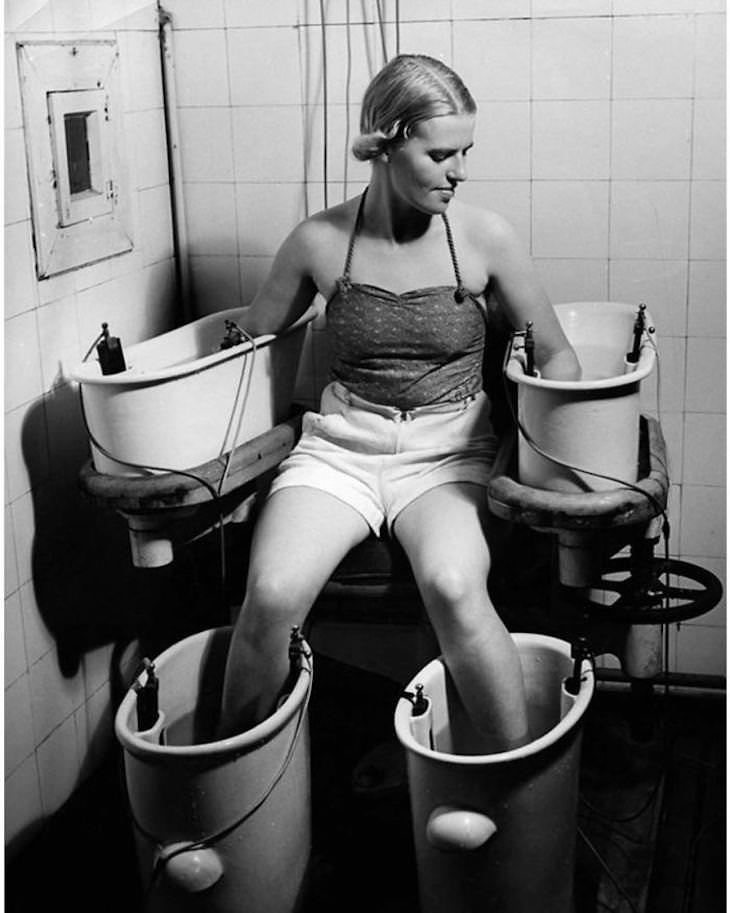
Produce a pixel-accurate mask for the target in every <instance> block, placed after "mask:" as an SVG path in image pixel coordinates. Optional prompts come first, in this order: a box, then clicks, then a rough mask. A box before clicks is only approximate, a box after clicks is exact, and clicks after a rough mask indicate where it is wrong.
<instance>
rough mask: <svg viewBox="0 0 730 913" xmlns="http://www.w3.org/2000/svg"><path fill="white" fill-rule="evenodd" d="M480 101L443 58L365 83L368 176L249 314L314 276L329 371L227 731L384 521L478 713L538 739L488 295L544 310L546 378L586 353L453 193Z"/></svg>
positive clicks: (295, 470) (263, 569) (273, 507)
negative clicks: (525, 659)
mask: <svg viewBox="0 0 730 913" xmlns="http://www.w3.org/2000/svg"><path fill="white" fill-rule="evenodd" d="M475 111H476V105H475V103H474V100H473V99H472V97H471V95H470V94H469V92H468V90H467V89H466V87H465V86H464V84H463V83H462V81H461V80H460V78H459V77H458V76H457V75H456V74H455V73H454V72H453V71H452V70H450V69H449V68H448V67H446V66H445V65H444V64H442V63H441V62H440V61H438V60H434V59H432V58H429V57H426V56H423V55H400V56H398V57H396V58H394V59H393V60H391V61H390V62H389V63H388V64H387V65H386V66H385V67H384V68H383V69H382V70H381V71H380V73H378V74H377V75H376V77H375V78H374V79H373V81H372V83H371V84H370V86H369V87H368V89H367V91H366V93H365V96H364V99H363V105H362V114H361V121H360V130H361V135H360V136H359V138H358V139H357V140H356V141H355V143H354V145H353V153H354V155H355V156H356V157H357V158H358V159H360V160H365V161H370V162H371V164H372V176H371V180H370V184H369V186H368V188H367V190H366V191H365V193H363V194H362V195H361V196H358V197H356V198H354V199H351V200H348V201H347V202H345V203H342V204H341V205H337V206H333V207H332V208H330V209H327V210H326V211H324V212H320V213H317V214H316V215H314V216H312V217H310V218H308V219H306V220H305V221H304V222H302V223H301V224H300V225H298V226H297V227H296V228H295V229H294V230H293V231H292V233H291V234H290V235H289V237H288V238H287V239H286V240H285V241H284V243H283V245H282V247H281V249H280V250H279V252H278V254H277V256H276V258H275V261H274V264H273V268H272V270H271V274H270V276H269V278H268V279H267V281H266V283H265V284H264V286H263V288H262V289H261V291H260V293H259V294H258V296H257V297H256V299H255V301H254V302H253V304H252V306H251V308H250V311H249V313H248V316H247V317H246V323H245V326H246V329H247V330H248V331H249V332H251V333H252V334H254V335H257V334H259V333H276V332H279V331H280V330H282V329H284V328H285V327H286V326H288V325H289V324H291V323H292V322H293V321H294V320H296V319H297V318H298V317H299V316H300V315H301V314H303V313H304V311H305V310H306V309H307V308H308V307H309V306H310V304H311V302H312V299H313V298H314V296H315V294H316V293H317V292H319V293H320V294H321V295H322V296H323V297H324V299H325V300H326V301H327V312H326V320H327V330H328V334H329V338H330V344H331V346H330V347H331V353H332V355H331V366H330V367H331V382H330V383H329V384H328V386H327V387H326V388H325V390H324V392H323V394H322V402H321V407H320V412H319V413H307V414H306V415H305V416H304V419H303V430H302V436H301V439H300V441H299V443H298V444H297V446H296V447H295V448H294V450H293V451H292V453H291V454H290V455H289V457H288V458H287V459H286V460H285V461H284V462H283V463H282V465H281V467H280V470H279V473H278V476H277V478H276V479H275V480H274V483H273V485H272V489H271V494H270V496H269V499H268V500H267V502H266V504H265V506H264V508H263V511H262V514H261V516H260V518H259V520H258V523H257V527H256V530H255V533H254V539H253V543H252V548H251V554H250V564H249V571H248V580H247V589H246V596H245V599H244V603H243V606H242V609H241V612H240V615H239V618H238V620H237V623H236V626H235V630H234V635H233V639H232V642H231V648H230V653H229V658H228V665H227V669H226V681H225V688H224V697H223V708H222V724H221V727H222V728H221V731H222V734H232V733H234V732H240V731H242V729H244V728H246V727H248V726H250V725H252V724H254V723H256V722H259V721H261V720H262V719H264V718H265V717H266V716H267V715H268V714H269V713H270V712H271V711H272V709H273V707H274V706H275V703H276V700H277V698H278V696H279V694H280V690H281V687H282V684H283V682H284V680H285V678H286V674H287V671H288V659H287V645H288V639H289V634H290V631H291V628H292V626H293V625H295V624H297V625H301V624H302V623H303V622H304V620H305V618H306V616H307V614H308V612H309V609H310V607H311V606H312V604H313V602H314V600H315V599H316V597H317V595H318V594H319V592H320V590H321V589H322V587H323V586H324V584H325V583H326V582H327V580H328V579H329V577H330V575H331V573H332V571H333V570H334V568H335V567H336V566H337V564H338V563H339V562H340V561H341V559H342V558H343V557H344V556H345V555H346V554H347V552H348V551H349V550H350V549H351V548H352V547H353V546H355V545H356V544H357V543H358V542H360V541H362V540H363V539H364V538H365V537H367V536H368V535H369V534H370V532H371V531H374V532H375V533H379V532H380V529H381V526H382V525H383V524H385V525H386V526H387V528H388V530H389V531H390V533H391V534H392V535H393V536H395V537H396V539H398V541H399V542H400V543H401V545H402V546H403V548H404V550H405V552H406V554H407V555H408V558H409V560H410V563H411V565H412V568H413V572H414V575H415V578H416V581H417V583H418V587H419V591H420V593H421V596H422V598H423V602H424V605H425V607H426V610H427V612H428V615H429V618H430V620H431V623H432V625H433V628H434V630H435V632H436V636H437V638H438V641H439V646H440V649H441V651H442V654H443V656H444V659H445V662H446V664H447V667H448V670H449V672H450V674H451V676H452V678H453V680H454V682H455V684H456V687H457V689H458V691H459V694H460V696H461V699H462V702H463V704H464V706H465V708H466V709H467V712H468V713H469V715H470V717H471V719H472V723H473V724H474V726H475V727H476V728H477V730H478V731H479V732H481V733H483V735H484V738H485V740H489V744H490V745H491V746H495V745H497V746H499V747H501V748H504V749H507V748H509V747H515V746H517V745H519V744H521V743H523V742H525V741H526V740H527V738H528V732H527V728H528V727H527V714H526V706H525V696H524V686H523V682H522V675H521V670H520V665H519V659H518V656H517V653H516V651H515V648H514V645H513V642H512V639H511V638H510V636H509V634H508V633H507V631H506V629H505V628H504V626H503V624H502V622H501V621H500V619H499V618H498V616H497V614H496V612H495V609H494V606H493V605H492V603H491V601H490V598H489V595H488V593H487V576H488V572H489V550H488V547H487V543H486V540H485V536H484V531H483V523H484V519H485V512H486V494H485V486H486V484H487V481H488V479H489V475H490V471H491V467H492V462H493V459H494V456H495V449H496V440H495V436H494V432H493V429H492V426H491V424H490V417H489V415H490V404H489V401H488V399H487V396H486V394H485V393H484V392H483V391H482V356H483V351H484V342H485V333H486V332H487V331H488V330H487V327H486V324H485V314H486V308H485V296H486V295H487V293H488V292H489V293H490V294H493V295H494V297H495V300H496V301H497V302H498V304H499V306H500V307H501V308H502V309H503V312H504V314H505V316H506V317H507V318H508V320H509V321H510V323H511V324H512V325H513V326H514V327H515V328H517V329H524V327H525V324H526V323H527V321H533V323H534V325H535V328H536V334H535V338H536V350H535V361H536V365H537V366H538V367H539V369H540V371H541V373H542V375H543V377H552V378H561V379H570V378H576V377H577V376H578V374H579V367H578V363H577V360H576V357H575V354H574V352H573V350H572V348H571V347H570V345H569V343H568V342H567V340H566V338H565V336H564V335H563V333H562V330H561V329H560V326H559V324H558V322H557V319H556V317H555V314H554V311H553V309H552V307H551V305H550V303H549V302H548V300H547V298H546V296H545V294H544V292H543V291H542V289H541V288H540V286H539V284H538V282H537V280H536V278H535V275H534V273H533V269H532V265H531V262H530V260H529V258H528V257H527V256H526V254H525V252H524V251H523V250H522V247H521V246H520V244H519V242H518V240H517V238H516V236H515V234H514V232H513V230H512V229H511V228H510V226H509V225H508V224H507V223H506V222H505V221H504V219H502V218H501V217H500V216H498V215H496V214H495V213H493V212H488V211H483V210H480V209H477V208H474V207H472V206H468V205H467V204H465V203H462V202H461V201H460V200H458V199H456V197H457V196H458V194H459V189H460V186H461V184H462V183H463V181H465V180H466V158H467V155H468V152H469V150H470V149H471V147H472V145H473V135H474V118H475ZM447 211H448V215H447ZM485 744H486V742H485Z"/></svg>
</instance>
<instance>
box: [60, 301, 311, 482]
mask: <svg viewBox="0 0 730 913" xmlns="http://www.w3.org/2000/svg"><path fill="white" fill-rule="evenodd" d="M244 311H245V308H231V309H229V310H226V311H220V312H218V313H215V314H209V315H208V316H206V317H201V318H200V319H198V320H195V321H193V322H191V323H189V324H187V325H185V326H183V327H180V328H179V329H176V330H171V331H170V332H168V333H163V334H161V335H160V336H155V337H154V338H153V339H149V340H146V341H145V342H140V343H137V344H136V345H131V346H129V347H125V350H124V356H125V360H126V365H127V369H126V370H125V371H123V372H121V373H119V374H111V375H103V374H102V373H101V369H100V366H99V363H98V361H97V360H96V359H95V358H90V359H89V360H87V361H86V362H84V363H82V364H80V365H79V366H77V367H76V368H75V369H74V370H73V371H71V372H69V375H68V376H69V377H70V379H72V380H74V381H76V382H77V383H79V384H80V385H81V394H82V398H83V404H84V412H85V416H86V422H87V425H88V431H89V434H90V438H91V449H92V454H93V461H94V467H95V468H96V469H97V470H98V471H99V472H103V473H109V474H112V475H140V474H146V473H148V472H164V471H169V470H175V469H181V470H185V469H190V468H193V467H196V466H200V465H202V464H203V463H207V462H208V461H209V460H212V459H215V458H216V457H219V456H222V455H223V454H226V453H228V452H229V451H230V450H233V449H234V448H235V447H236V446H238V445H239V444H241V443H243V442H244V441H247V440H250V439H251V438H253V437H256V436H257V435H259V434H262V433H263V432H265V431H267V430H269V429H270V428H272V427H273V426H274V425H275V424H277V423H278V422H280V421H282V420H283V419H284V418H286V416H287V414H288V411H289V409H290V406H291V398H292V394H293V391H294V382H295V380H296V374H297V368H298V365H299V355H300V352H301V347H302V341H303V337H304V332H305V329H306V323H307V322H308V320H307V319H302V320H300V321H298V322H297V323H296V324H294V325H293V326H292V327H291V328H290V329H288V330H286V331H285V332H284V333H282V334H280V335H279V336H273V335H267V336H259V337H258V338H257V339H256V340H255V342H256V346H255V349H254V348H253V347H252V346H251V344H250V343H249V342H243V343H241V344H240V345H237V346H234V347H231V348H227V349H223V350H221V349H220V344H221V342H222V340H223V338H224V336H225V332H226V324H225V321H226V320H230V321H233V322H234V323H236V322H238V321H240V320H241V319H242V315H243V313H244Z"/></svg>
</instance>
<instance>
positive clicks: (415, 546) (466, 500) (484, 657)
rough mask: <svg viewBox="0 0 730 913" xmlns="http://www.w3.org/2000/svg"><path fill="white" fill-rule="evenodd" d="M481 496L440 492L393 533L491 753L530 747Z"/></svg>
mask: <svg viewBox="0 0 730 913" xmlns="http://www.w3.org/2000/svg"><path fill="white" fill-rule="evenodd" d="M485 512H486V496H485V492H484V488H483V487H481V486H479V485H473V484H471V483H452V484H447V485H441V486H439V487H438V488H434V489H432V490H431V491H429V492H426V493H425V494H423V495H421V496H420V497H419V498H417V499H416V500H415V501H413V502H412V503H411V504H409V505H408V506H407V507H406V508H404V510H403V511H402V512H401V513H400V514H399V515H398V516H397V518H396V520H395V524H394V533H395V535H396V536H397V538H398V540H399V541H400V542H401V544H402V545H403V548H404V549H405V551H406V553H407V555H408V557H409V560H410V562H411V566H412V567H413V572H414V575H415V577H416V580H417V582H418V587H419V590H420V593H421V597H422V599H423V601H424V605H425V607H426V611H427V612H428V615H429V618H430V620H431V624H432V625H433V627H434V630H435V632H436V636H437V638H438V642H439V646H440V648H441V651H442V654H443V657H444V661H445V663H446V666H447V668H448V670H449V673H450V674H451V677H452V679H453V680H454V684H455V685H456V688H457V690H458V692H459V696H460V698H461V701H462V703H463V705H464V707H465V708H466V711H467V713H468V714H469V716H470V718H471V721H472V724H473V725H474V726H475V727H476V729H477V730H478V731H479V732H480V734H481V735H482V736H484V738H485V740H486V741H485V744H490V745H494V744H495V740H496V745H497V746H498V748H496V749H495V748H491V749H490V750H499V747H501V749H502V750H507V749H509V748H515V747H517V746H518V745H521V744H524V743H525V742H526V741H527V740H528V723H527V704H526V700H525V689H524V683H523V680H522V670H521V667H520V661H519V657H518V654H517V650H516V648H515V645H514V642H513V640H512V638H511V637H510V635H509V633H508V632H507V630H506V628H505V627H504V625H503V624H502V621H501V620H500V618H499V616H498V615H497V613H496V610H495V608H494V606H493V604H492V602H491V600H490V598H489V594H488V592H487V575H488V573H489V548H488V546H487V542H486V539H485V536H484V532H483V519H484V515H485Z"/></svg>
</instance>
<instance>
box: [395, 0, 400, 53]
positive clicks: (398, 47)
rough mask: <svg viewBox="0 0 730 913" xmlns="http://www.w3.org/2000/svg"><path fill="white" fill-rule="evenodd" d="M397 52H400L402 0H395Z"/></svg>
mask: <svg viewBox="0 0 730 913" xmlns="http://www.w3.org/2000/svg"><path fill="white" fill-rule="evenodd" d="M395 53H396V55H398V54H400V0H395Z"/></svg>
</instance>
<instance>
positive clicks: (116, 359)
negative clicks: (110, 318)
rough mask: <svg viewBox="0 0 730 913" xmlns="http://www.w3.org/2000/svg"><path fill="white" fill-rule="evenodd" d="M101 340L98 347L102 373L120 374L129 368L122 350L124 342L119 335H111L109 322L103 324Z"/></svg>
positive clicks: (97, 351)
mask: <svg viewBox="0 0 730 913" xmlns="http://www.w3.org/2000/svg"><path fill="white" fill-rule="evenodd" d="M101 334H102V335H101V340H100V341H99V344H98V345H97V347H96V353H97V355H98V356H99V364H100V365H101V373H102V374H120V373H121V372H122V371H126V370H127V365H126V364H125V361H124V353H123V352H122V343H121V341H120V339H119V337H118V336H110V335H109V324H108V323H102V325H101Z"/></svg>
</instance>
